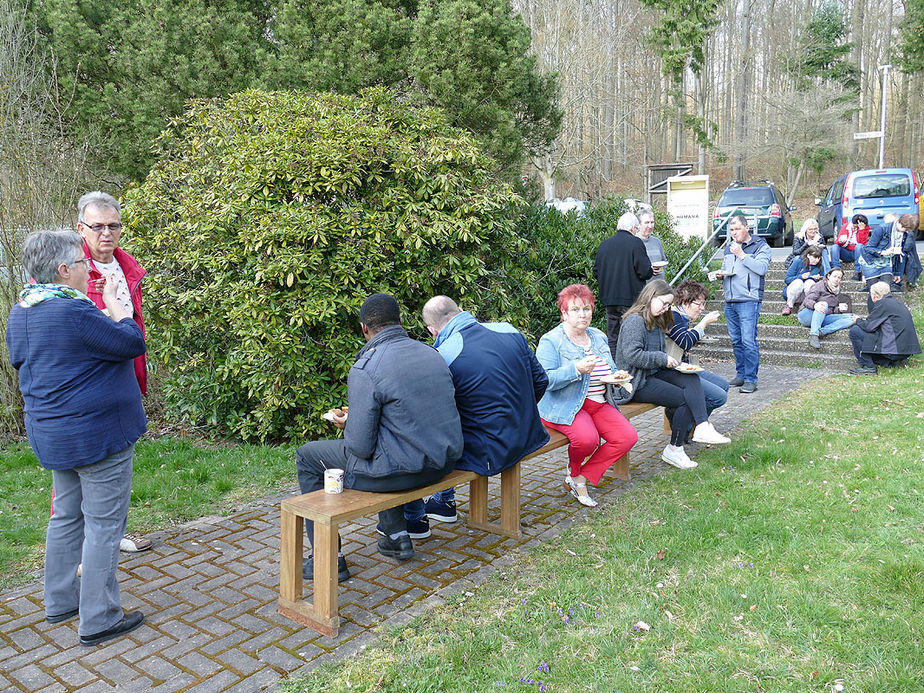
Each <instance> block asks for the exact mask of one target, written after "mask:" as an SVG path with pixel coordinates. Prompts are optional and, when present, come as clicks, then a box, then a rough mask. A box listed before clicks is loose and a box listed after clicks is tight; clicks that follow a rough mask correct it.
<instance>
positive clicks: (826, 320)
mask: <svg viewBox="0 0 924 693" xmlns="http://www.w3.org/2000/svg"><path fill="white" fill-rule="evenodd" d="M798 317H799V322H801V323H802V325H803V326H804V327H807V328H809V334H817V335H821V336H822V337H824V336H825V335H828V334H831V333H832V332H837V331H838V330H846V329H847V328H848V327H851V326H852V325H853V316H852V315H846V314H834V313H832V314H831V315H825V314H824V313H819V312H818V311H817V310H813V309H811V308H803V309H802V310H800V311H799V316H798Z"/></svg>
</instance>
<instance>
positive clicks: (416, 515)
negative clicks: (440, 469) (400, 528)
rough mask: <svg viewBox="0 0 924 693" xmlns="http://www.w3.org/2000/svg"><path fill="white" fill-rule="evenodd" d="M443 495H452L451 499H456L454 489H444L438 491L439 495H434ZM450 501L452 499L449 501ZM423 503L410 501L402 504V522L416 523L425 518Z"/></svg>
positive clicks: (437, 494)
mask: <svg viewBox="0 0 924 693" xmlns="http://www.w3.org/2000/svg"><path fill="white" fill-rule="evenodd" d="M443 493H452V497H453V498H455V497H456V490H455V489H454V488H449V489H446V490H445V491H440V492H439V493H436V494H434V495H435V496H439V495H441V494H443ZM450 500H452V499H450ZM424 507H425V506H424V502H423V501H422V500H419V499H418V500H415V501H411V502H410V503H405V504H404V521H405V522H417V521H419V520H422V519H423V518H424V517H425V516H426V514H427V513H426V511H425V510H424Z"/></svg>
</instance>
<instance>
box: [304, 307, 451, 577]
mask: <svg viewBox="0 0 924 693" xmlns="http://www.w3.org/2000/svg"><path fill="white" fill-rule="evenodd" d="M359 320H360V327H361V328H362V332H363V337H364V338H365V339H366V342H367V343H366V346H365V347H363V349H362V350H361V351H360V352H359V353H358V354H357V355H356V361H355V363H354V364H353V366H352V368H350V374H349V377H348V380H347V400H348V402H349V412H348V413H345V414H344V415H342V416H339V417H335V419H334V425H336V426H337V427H338V428H340V429H342V430H343V432H344V434H343V438H342V439H337V440H317V441H313V442H310V443H305V444H304V445H302V446H301V447H300V448H299V449H298V453H297V462H298V483H299V486H300V487H301V490H302V493H310V492H311V491H317V490H319V489H321V488H322V487H323V486H324V470H325V469H326V468H338V469H343V470H344V472H345V474H344V480H343V483H344V487H345V488H354V489H359V490H361V491H378V492H388V491H400V490H405V489H411V488H417V487H419V486H425V485H427V484H430V483H433V482H434V481H438V480H439V479H442V478H443V477H444V476H446V475H447V474H448V473H449V472H451V471H452V469H453V464H454V463H455V461H456V460H458V459H459V456H460V455H461V454H462V428H461V426H460V424H459V414H458V412H457V411H456V404H455V400H454V397H453V394H454V393H453V387H452V376H451V375H450V374H449V369H448V368H447V367H446V362H445V361H443V359H442V358H441V357H440V355H439V354H438V353H437V352H436V351H435V350H434V349H432V348H430V347H429V346H427V345H426V344H422V343H420V342H417V341H415V340H413V339H411V338H410V337H409V336H408V334H407V332H406V331H405V329H404V328H403V327H402V326H401V318H400V313H399V309H398V302H397V301H396V300H395V299H394V297H393V296H390V295H388V294H373V295H372V296H370V297H369V298H367V299H366V300H365V301H364V302H363V305H362V307H361V308H360V311H359ZM348 417H349V421H348V420H347V418H348ZM379 527H380V528H381V529H382V531H383V532H384V536H383V537H381V538H380V539H379V553H381V554H382V555H383V556H387V557H389V558H397V559H399V560H407V559H409V558H412V557H413V556H414V546H413V544H412V543H411V538H410V537H409V536H408V534H407V530H406V529H405V524H404V518H403V516H402V511H401V507H400V506H399V507H397V508H390V509H388V510H383V511H381V512H380V513H379ZM305 528H306V530H307V531H308V539H309V540H310V541H311V542H312V545H314V525H313V523H312V522H311V521H309V520H305ZM302 574H303V576H304V577H305V579H306V580H311V579H313V578H314V561H313V560H312V558H311V557H309V558H308V559H306V560H305V562H304V565H303V569H302ZM337 574H338V575H337V577H338V580H339V581H341V582H342V581H343V580H346V579H348V578H349V577H350V571H349V569H348V568H347V565H346V560H345V559H344V557H343V554H342V553H341V554H340V555H339V558H338V561H337Z"/></svg>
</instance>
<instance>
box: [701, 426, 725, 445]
mask: <svg viewBox="0 0 924 693" xmlns="http://www.w3.org/2000/svg"><path fill="white" fill-rule="evenodd" d="M693 442H694V443H706V444H707V445H721V444H723V443H730V442H731V438H728V437H727V436H723V435H722V434H721V433H719V432H718V431H717V430H715V426H713V425H712V424H711V423H709V422H708V421H704V422H703V423H701V424H696V429H695V430H694V431H693Z"/></svg>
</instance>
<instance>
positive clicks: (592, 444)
mask: <svg viewBox="0 0 924 693" xmlns="http://www.w3.org/2000/svg"><path fill="white" fill-rule="evenodd" d="M558 309H559V311H560V313H561V323H560V324H559V325H558V327H556V328H555V329H553V330H551V331H550V332H547V333H546V334H544V335H542V338H541V339H540V340H539V347H538V348H537V349H536V358H538V359H539V363H541V364H542V367H543V368H544V369H545V371H546V373H547V374H548V376H549V386H548V389H546V391H545V394H544V395H543V396H542V399H541V400H539V415H540V416H541V417H542V422H543V423H544V424H545V425H546V426H548V427H549V428H552V429H555V430H556V431H560V432H561V433H564V434H565V435H566V436H567V437H568V440H569V441H570V445H569V446H568V473H567V474H566V475H565V486H566V487H567V488H568V489H569V490H570V491H571V495H573V496H574V497H575V498H577V499H578V501H580V502H581V503H582V504H584V505H586V506H590V507H593V506H595V505H597V502H596V501H595V500H594V499H593V498H591V497H590V495H589V494H588V493H587V482H588V481H589V482H590V483H591V484H593V485H595V486H596V485H597V484H598V483H600V478H601V477H602V476H603V473H604V472H605V471H606V470H607V469H609V468H610V466H611V465H612V464H613V462H615V461H616V460H618V459H619V458H620V457H622V456H623V455H624V454H626V453H627V452H628V451H629V450H630V449H631V448H632V446H633V445H635V443H636V442H637V441H638V433H636V432H635V429H634V428H633V427H632V424H630V423H629V422H628V421H627V420H626V418H625V417H624V416H623V415H622V414H620V413H619V410H618V409H616V407H614V406H613V405H611V404H608V403H607V402H606V400H605V394H606V384H605V382H604V381H605V380H612V379H613V378H614V376H620V375H622V376H626V375H627V374H626V373H620V372H617V371H616V364H615V363H613V358H612V356H610V350H609V346H608V344H607V340H606V334H604V333H603V332H601V331H600V330H598V329H596V328H595V327H591V326H590V322H591V318H592V317H593V310H594V296H593V293H591V291H590V289H589V288H588V287H587V286H585V285H584V284H572V285H571V286H567V287H565V288H564V289H562V291H561V293H559V294H558ZM601 438H602V439H603V440H604V442H603V443H602V444H601V443H600V439H601Z"/></svg>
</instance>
